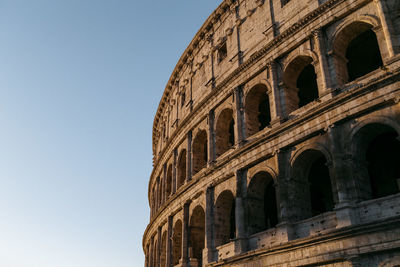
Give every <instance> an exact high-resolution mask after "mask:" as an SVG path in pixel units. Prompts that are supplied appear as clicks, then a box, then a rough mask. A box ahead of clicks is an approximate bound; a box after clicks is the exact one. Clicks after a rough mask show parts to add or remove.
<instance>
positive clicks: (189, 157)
mask: <svg viewBox="0 0 400 267" xmlns="http://www.w3.org/2000/svg"><path fill="white" fill-rule="evenodd" d="M190 180H192V131H189V132H188V134H187V152H186V182H189V181H190Z"/></svg>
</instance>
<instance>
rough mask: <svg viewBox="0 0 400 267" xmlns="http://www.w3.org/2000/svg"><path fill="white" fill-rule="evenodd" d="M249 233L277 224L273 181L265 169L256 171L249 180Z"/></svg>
mask: <svg viewBox="0 0 400 267" xmlns="http://www.w3.org/2000/svg"><path fill="white" fill-rule="evenodd" d="M247 196H248V198H247V199H248V201H247V203H248V212H249V216H248V219H249V221H248V224H247V225H248V227H249V228H248V230H249V234H255V233H258V232H262V231H264V230H267V229H269V228H272V227H275V226H276V225H277V224H278V209H277V201H276V192H275V183H274V179H273V178H272V176H271V175H270V174H269V173H268V172H265V171H261V172H257V173H256V174H255V175H254V176H253V177H252V178H251V180H250V183H249V186H248V190H247Z"/></svg>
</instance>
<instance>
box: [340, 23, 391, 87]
mask: <svg viewBox="0 0 400 267" xmlns="http://www.w3.org/2000/svg"><path fill="white" fill-rule="evenodd" d="M372 28H373V25H371V24H369V23H366V22H362V21H355V22H353V23H351V24H349V25H348V26H346V27H345V28H343V29H342V30H341V31H340V32H339V33H338V34H337V36H336V38H335V40H334V43H333V52H334V53H333V55H334V63H335V69H336V73H337V79H338V82H339V85H342V84H345V83H347V82H350V81H353V80H355V79H357V78H359V77H362V76H364V75H365V74H367V73H369V72H371V71H374V70H376V69H378V68H379V67H380V66H382V65H383V63H382V56H381V53H380V50H379V43H378V40H377V37H376V34H375V32H374V31H373V30H372Z"/></svg>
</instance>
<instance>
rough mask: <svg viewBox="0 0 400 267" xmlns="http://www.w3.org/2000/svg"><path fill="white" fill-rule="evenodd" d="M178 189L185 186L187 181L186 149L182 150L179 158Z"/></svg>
mask: <svg viewBox="0 0 400 267" xmlns="http://www.w3.org/2000/svg"><path fill="white" fill-rule="evenodd" d="M177 174H178V175H177V176H178V177H177V180H176V181H177V183H176V189H178V188H179V187H181V186H182V185H183V184H185V180H186V149H182V151H181V153H180V154H179V157H178V173H177Z"/></svg>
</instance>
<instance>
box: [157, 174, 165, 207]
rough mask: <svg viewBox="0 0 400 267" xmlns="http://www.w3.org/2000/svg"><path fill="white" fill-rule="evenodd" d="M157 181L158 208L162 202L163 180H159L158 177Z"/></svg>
mask: <svg viewBox="0 0 400 267" xmlns="http://www.w3.org/2000/svg"><path fill="white" fill-rule="evenodd" d="M158 179H159V185H158V207H161V205H162V204H163V201H162V188H163V182H164V179H160V177H158Z"/></svg>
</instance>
